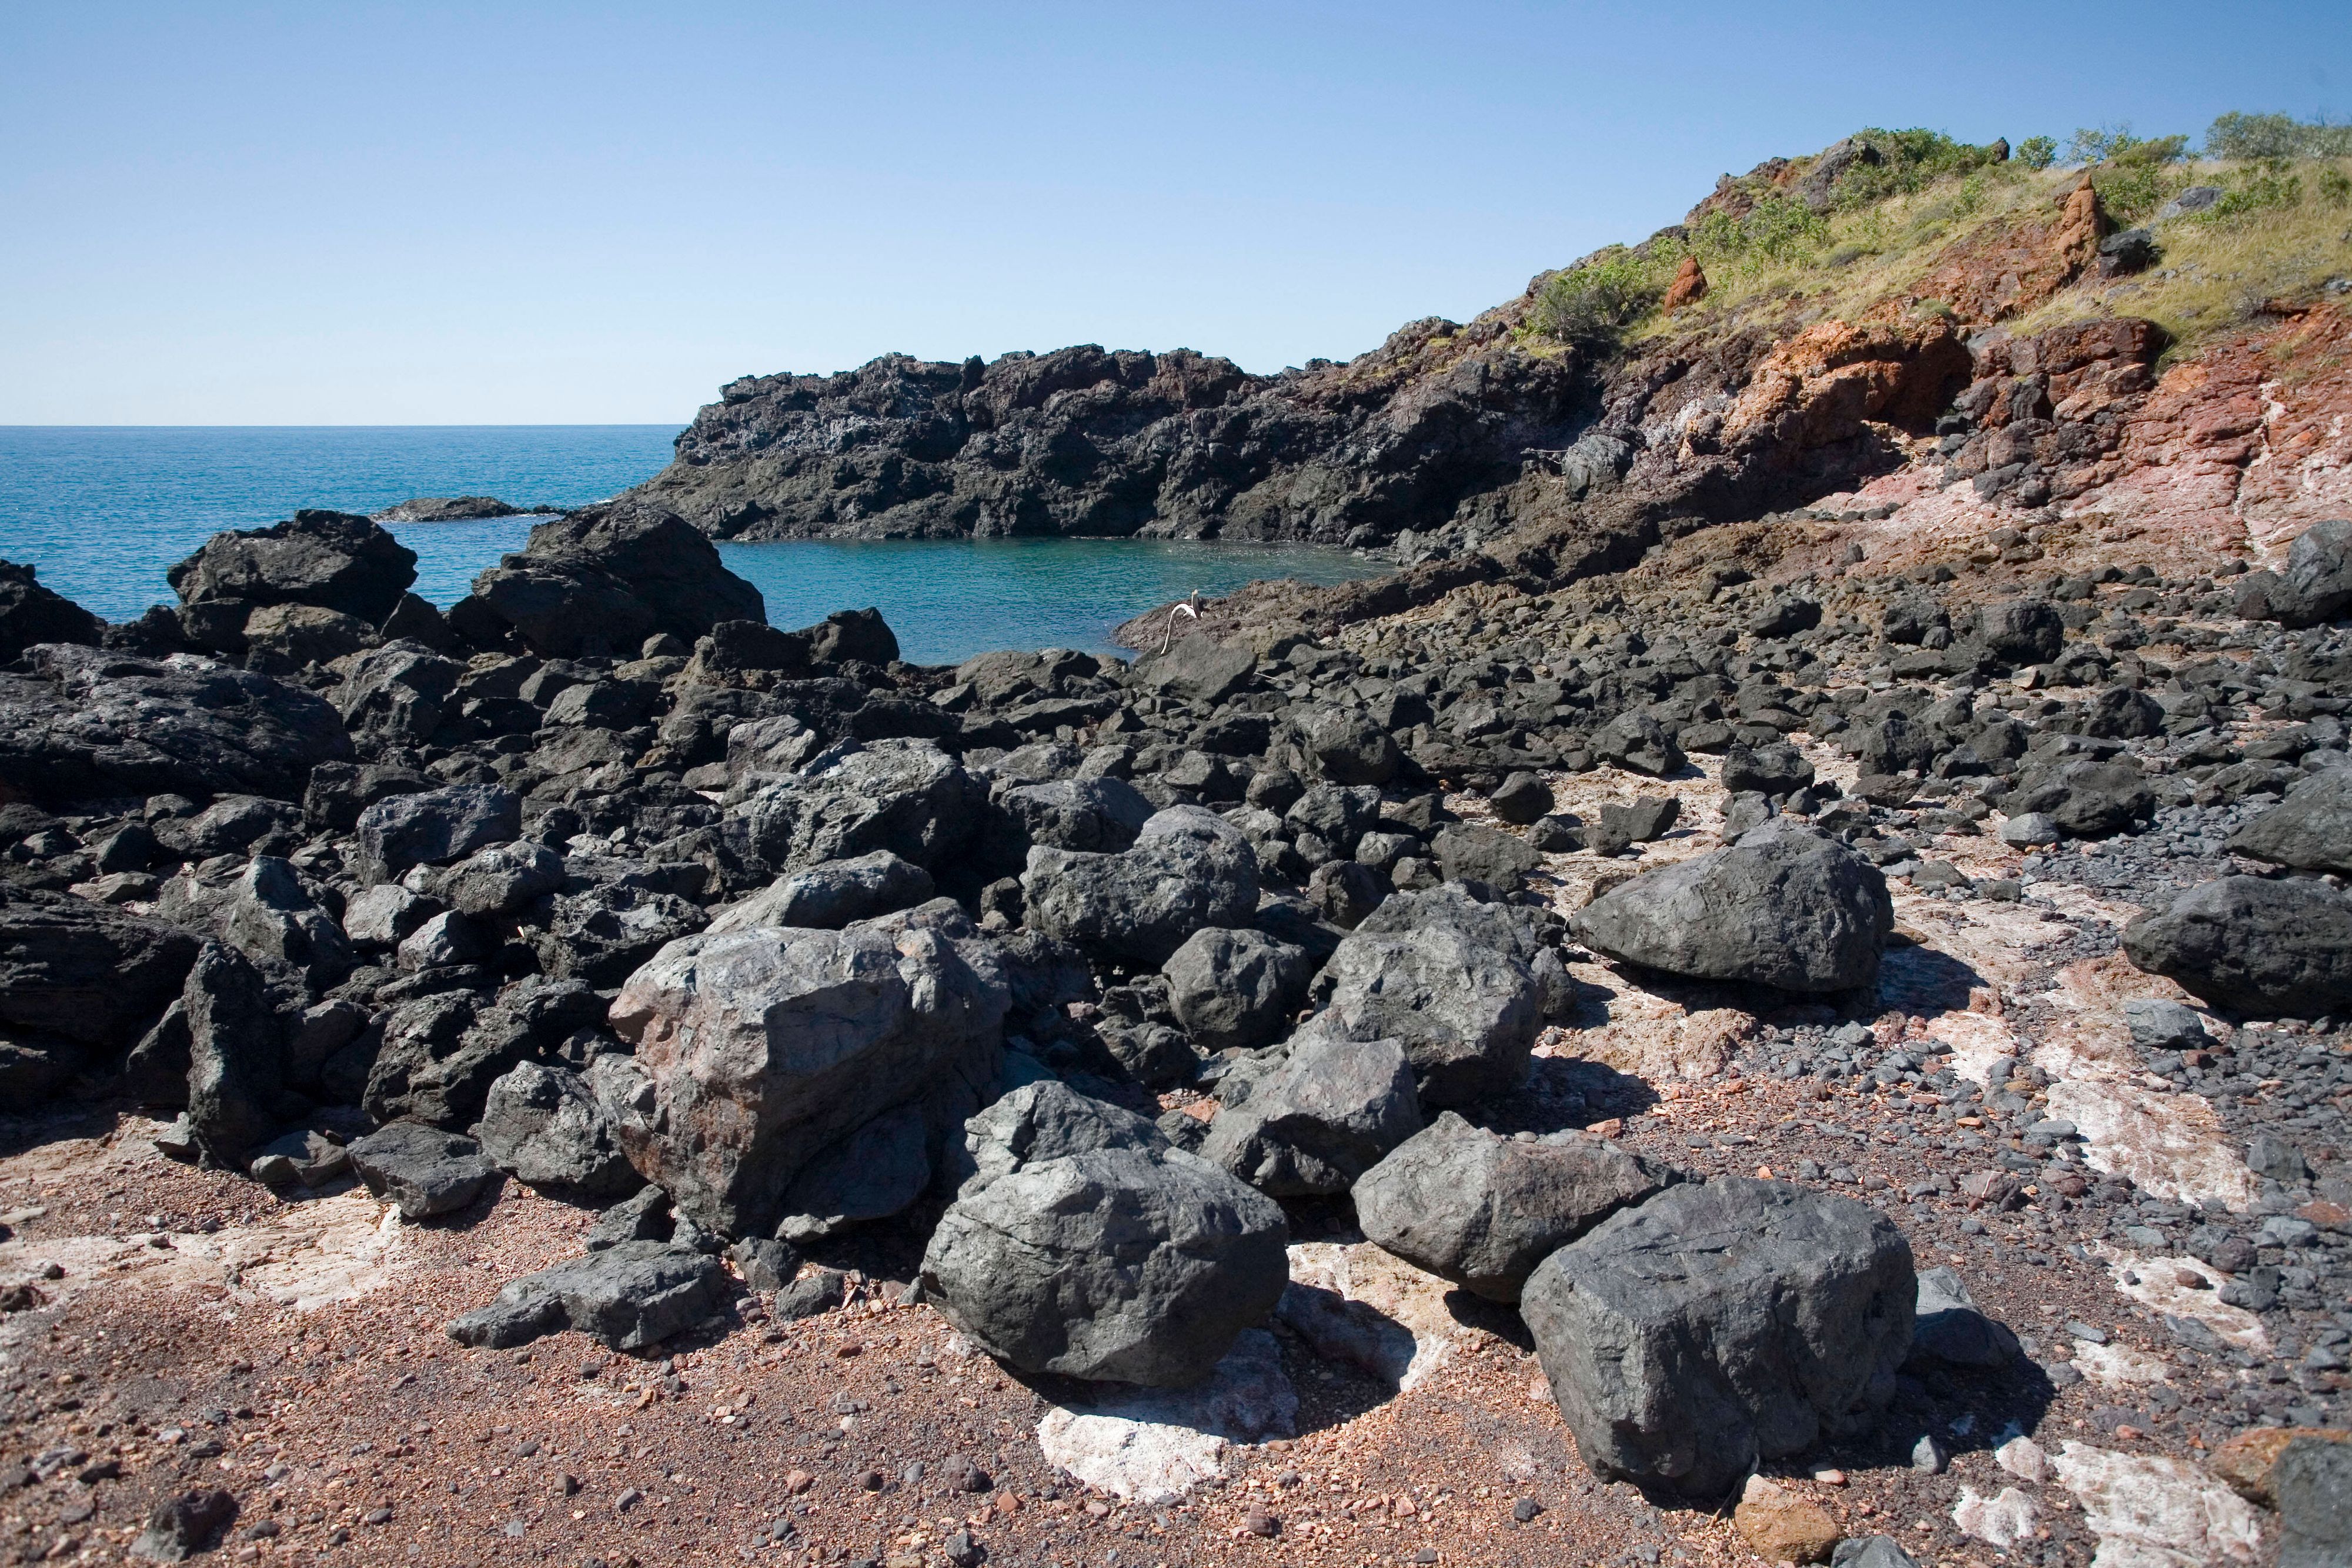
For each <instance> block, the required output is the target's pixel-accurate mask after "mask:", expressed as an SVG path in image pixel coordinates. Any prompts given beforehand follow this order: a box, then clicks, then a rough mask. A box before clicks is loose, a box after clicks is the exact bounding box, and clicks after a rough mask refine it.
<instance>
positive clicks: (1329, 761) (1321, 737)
mask: <svg viewBox="0 0 2352 1568" xmlns="http://www.w3.org/2000/svg"><path fill="white" fill-rule="evenodd" d="M1301 728H1302V730H1303V731H1304V733H1305V735H1306V738H1307V750H1308V752H1309V753H1310V754H1312V755H1313V757H1314V758H1315V763H1316V766H1317V767H1318V768H1321V769H1322V770H1323V777H1324V778H1326V779H1330V780H1331V781H1332V782H1333V783H1335V784H1369V785H1381V784H1385V783H1387V782H1388V781H1389V780H1390V779H1394V778H1395V777H1396V775H1397V769H1398V768H1401V767H1402V766H1403V765H1404V754H1403V753H1402V751H1400V750H1398V749H1397V743H1396V740H1395V737H1392V736H1391V735H1390V734H1389V732H1388V731H1387V730H1385V729H1382V728H1381V727H1380V724H1379V722H1378V721H1377V720H1375V719H1374V718H1373V717H1372V716H1371V715H1370V714H1368V713H1366V712H1365V711H1364V710H1363V709H1361V708H1353V707H1338V706H1331V705H1328V704H1318V706H1316V707H1315V708H1314V709H1313V710H1312V711H1311V712H1310V713H1309V714H1308V715H1307V719H1306V721H1305V723H1304V724H1303V725H1302V726H1301Z"/></svg>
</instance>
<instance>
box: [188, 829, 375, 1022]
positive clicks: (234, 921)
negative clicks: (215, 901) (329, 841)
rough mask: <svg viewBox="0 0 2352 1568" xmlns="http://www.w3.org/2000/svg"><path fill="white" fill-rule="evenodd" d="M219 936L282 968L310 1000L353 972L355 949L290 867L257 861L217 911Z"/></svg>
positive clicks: (269, 858)
mask: <svg viewBox="0 0 2352 1568" xmlns="http://www.w3.org/2000/svg"><path fill="white" fill-rule="evenodd" d="M218 917H219V923H220V933H221V935H222V936H224V937H225V938H226V939H227V940H228V941H229V942H230V943H232V944H234V945H235V946H236V947H237V948H238V950H240V951H241V952H243V953H245V954H246V955H247V956H250V957H254V958H258V959H261V960H263V961H264V962H267V963H270V964H276V965H282V966H284V967H285V968H286V969H288V970H290V971H292V972H294V973H296V974H298V975H299V976H300V977H301V979H302V981H303V983H304V984H305V985H307V986H308V987H309V988H310V992H311V994H312V995H314V996H315V995H316V994H318V993H319V992H320V991H323V990H325V989H327V988H329V987H331V986H335V985H339V984H341V982H342V980H343V977H345V976H347V975H349V974H350V973H351V972H352V946H351V943H350V942H349V941H348V940H347V939H346V938H345V936H344V935H343V929H342V927H341V926H340V925H336V924H335V917H334V916H333V915H330V914H328V913H327V912H326V911H325V910H324V909H322V908H320V906H319V903H318V900H316V899H315V898H313V897H311V895H310V890H309V889H308V888H306V887H304V886H303V885H302V879H301V877H300V876H299V874H298V873H296V872H295V870H294V867H293V865H292V863H291V862H288V861H284V860H280V859H279V858H278V856H276V855H256V856H255V857H254V858H253V860H252V862H250V863H249V864H247V867H246V868H245V872H244V874H242V875H241V876H239V877H238V878H237V879H236V882H235V883H232V884H231V885H230V887H229V890H228V895H227V897H226V899H225V900H224V901H223V902H222V904H221V906H220V909H219V911H218Z"/></svg>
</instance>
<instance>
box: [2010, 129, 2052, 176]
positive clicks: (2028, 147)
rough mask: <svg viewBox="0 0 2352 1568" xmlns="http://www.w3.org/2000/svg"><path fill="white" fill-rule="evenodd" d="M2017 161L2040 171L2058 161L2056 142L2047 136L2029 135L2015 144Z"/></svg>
mask: <svg viewBox="0 0 2352 1568" xmlns="http://www.w3.org/2000/svg"><path fill="white" fill-rule="evenodd" d="M2017 161H2018V162H2021V163H2022V164H2024V165H2025V166H2026V167H2027V168H2029V169H2032V170H2033V171H2035V172H2041V171H2042V170H2043V169H2047V168H2048V167H2050V165H2051V164H2053V163H2055V162H2058V143H2057V141H2056V140H2055V139H2054V138H2052V137H2048V136H2029V137H2027V138H2026V139H2025V140H2024V141H2021V142H2019V143H2018V144H2017Z"/></svg>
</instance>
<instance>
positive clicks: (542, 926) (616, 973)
mask: <svg viewBox="0 0 2352 1568" xmlns="http://www.w3.org/2000/svg"><path fill="white" fill-rule="evenodd" d="M708 923H709V916H708V915H705V914H704V913H703V911H702V906H701V905H699V904H695V903H692V902H691V901H689V900H688V899H684V898H680V897H679V896H678V895H677V894H674V893H660V892H656V891H655V890H654V889H651V888H646V887H640V886H637V885H636V884H635V883H629V882H608V883H593V884H591V885H588V886H585V887H583V888H582V889H581V890H580V891H579V892H577V893H563V894H555V895H552V896H551V897H548V898H545V899H542V900H541V902H540V910H539V923H538V925H536V926H535V927H534V928H533V930H532V932H531V937H530V941H531V946H533V948H535V949H536V950H537V952H538V954H539V967H540V968H541V970H542V971H544V972H545V973H547V974H550V975H553V976H556V977H559V978H562V979H572V980H584V981H586V982H587V983H588V984H589V985H592V986H596V987H600V988H609V987H613V986H617V985H619V984H620V983H621V982H622V981H624V980H625V979H627V978H628V977H629V976H630V975H631V974H633V973H635V970H636V968H637V967H638V966H639V965H641V964H644V963H646V961H647V960H649V959H651V958H652V957H653V956H655V955H656V954H657V953H659V952H660V951H661V950H662V949H663V948H664V947H666V946H668V945H669V944H670V943H672V942H675V941H677V939H678V938H679V937H681V936H692V935H694V933H696V932H698V931H699V930H701V929H702V928H703V927H704V926H705V925H707V924H708Z"/></svg>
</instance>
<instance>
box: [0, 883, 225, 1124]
mask: <svg viewBox="0 0 2352 1568" xmlns="http://www.w3.org/2000/svg"><path fill="white" fill-rule="evenodd" d="M198 945H199V942H198V938H197V937H195V936H193V935H191V934H189V933H188V932H186V931H184V930H181V929H180V928H179V927H177V926H175V925H165V924H163V922H161V921H156V920H142V919H140V918H139V917H137V916H135V915H127V914H125V913H123V912H122V911H121V910H117V909H112V908H110V907H108V906H107V905H105V904H91V903H89V902H87V901H86V900H83V899H79V898H72V897H68V896H67V895H66V894H53V893H26V892H24V891H22V890H20V889H18V888H15V887H12V886H10V885H8V884H7V883H0V1026H5V1029H6V1030H8V1032H10V1033H11V1034H15V1033H17V1032H19V1031H21V1032H22V1033H24V1034H26V1035H36V1036H47V1037H50V1038H53V1039H56V1040H65V1041H70V1042H72V1043H73V1044H74V1045H76V1046H78V1047H86V1048H89V1049H90V1050H92V1051H98V1052H112V1051H122V1050H126V1049H128V1048H129V1047H130V1046H131V1044H132V1043H133V1042H134V1041H135V1040H137V1039H138V1038H139V1035H140V1033H141V1031H142V1030H145V1029H146V1027H147V1026H148V1024H150V1023H151V1022H152V1021H153V1019H154V1017H155V1015H156V1014H157V1013H158V1012H160V1011H162V1010H163V1008H164V1007H165V1006H166V1005H167V1004H168V1003H170V1002H171V1000H172V999H173V998H174V997H177V996H178V995H179V994H180V988H181V985H182V983H183V982H184V980H185V979H186V978H187V974H188V968H189V966H190V965H192V964H194V962H195V959H196V949H197V946H198ZM25 1103H30V1102H29V1101H27V1102H25Z"/></svg>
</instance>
